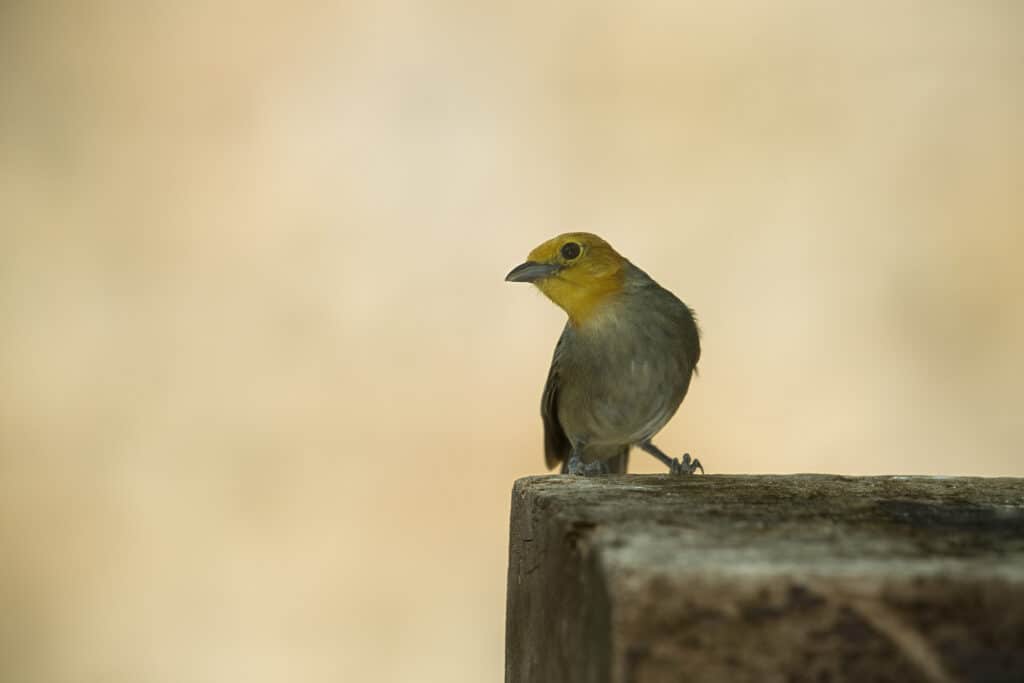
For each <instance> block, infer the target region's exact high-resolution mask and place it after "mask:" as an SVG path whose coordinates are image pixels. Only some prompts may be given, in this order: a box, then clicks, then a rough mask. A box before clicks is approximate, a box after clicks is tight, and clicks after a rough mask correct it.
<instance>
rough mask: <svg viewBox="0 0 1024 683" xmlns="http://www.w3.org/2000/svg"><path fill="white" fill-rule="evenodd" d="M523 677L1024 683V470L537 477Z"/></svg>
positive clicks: (515, 521)
mask: <svg viewBox="0 0 1024 683" xmlns="http://www.w3.org/2000/svg"><path fill="white" fill-rule="evenodd" d="M506 637H507V641H506V681H507V682H509V683H527V682H529V683H572V682H575V681H588V682H590V681H596V682H602V683H603V682H605V681H608V682H613V681H614V682H616V683H653V682H655V681H658V682H660V681H672V682H676V681H730V682H732V681H758V682H772V681H858V682H862V681H893V682H899V683H903V682H908V681H1024V479H978V478H932V477H838V476H825V475H799V476H706V477H705V476H694V477H669V476H611V477H594V478H579V477H566V476H546V477H530V478H526V479H520V480H519V481H517V482H516V484H515V488H514V490H513V493H512V525H511V543H510V548H509V571H508V607H507V634H506Z"/></svg>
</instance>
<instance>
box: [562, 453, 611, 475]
mask: <svg viewBox="0 0 1024 683" xmlns="http://www.w3.org/2000/svg"><path fill="white" fill-rule="evenodd" d="M565 471H566V473H567V474H574V475H576V476H578V477H592V476H594V475H595V474H608V472H609V470H608V463H606V462H605V461H603V460H597V461H595V462H583V459H582V458H580V457H579V456H578V455H574V456H572V457H571V458H569V465H568V467H566V470H565Z"/></svg>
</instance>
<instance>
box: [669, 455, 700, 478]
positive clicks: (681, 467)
mask: <svg viewBox="0 0 1024 683" xmlns="http://www.w3.org/2000/svg"><path fill="white" fill-rule="evenodd" d="M697 470H700V473H701V474H704V466H703V465H701V464H700V460H697V458H691V457H690V454H689V453H683V459H682V460H680V459H679V458H672V464H671V465H669V473H670V474H694V473H695V472H696V471H697Z"/></svg>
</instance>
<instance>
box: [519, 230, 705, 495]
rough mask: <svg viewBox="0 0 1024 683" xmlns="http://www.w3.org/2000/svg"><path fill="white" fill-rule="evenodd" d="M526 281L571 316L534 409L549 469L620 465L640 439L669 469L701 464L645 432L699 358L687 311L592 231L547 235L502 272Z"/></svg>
mask: <svg viewBox="0 0 1024 683" xmlns="http://www.w3.org/2000/svg"><path fill="white" fill-rule="evenodd" d="M505 280H506V281H507V282H532V283H533V284H534V285H536V286H537V288H538V289H539V290H540V291H541V292H543V293H544V294H545V295H546V296H547V297H548V298H549V299H551V300H552V301H553V302H555V303H556V304H557V305H558V306H560V307H561V308H562V309H563V310H564V311H565V312H566V313H567V314H568V315H569V320H568V321H567V322H566V324H565V329H564V330H563V331H562V336H561V337H560V338H559V339H558V344H557V345H556V346H555V355H554V358H553V359H552V360H551V369H550V370H549V371H548V379H547V383H546V384H545V385H544V395H543V397H542V398H541V406H540V415H541V419H542V420H543V422H544V458H545V460H546V462H547V466H548V468H549V469H550V468H552V467H555V466H556V465H558V463H562V473H568V474H576V475H592V474H605V473H612V472H625V471H626V465H627V463H628V460H629V449H630V448H631V447H632V446H639V447H640V448H641V449H642V450H644V451H646V452H647V453H650V454H651V455H653V456H654V457H655V458H657V459H658V460H660V461H661V462H663V463H664V464H665V465H667V466H668V468H669V471H670V472H671V473H672V474H693V473H694V472H695V471H696V470H698V469H699V470H700V471H701V472H702V473H703V472H704V468H703V466H701V464H700V461H699V460H696V459H691V458H690V454H689V453H686V454H684V455H683V457H682V460H679V459H677V458H670V457H669V456H667V455H665V454H664V453H663V452H662V451H661V450H660V449H659V448H658V447H657V446H655V445H654V444H653V443H651V439H652V438H653V437H654V435H655V434H657V433H658V432H659V431H660V430H661V428H662V427H664V426H665V425H666V424H667V423H668V421H669V420H670V419H671V418H672V416H673V415H674V414H675V412H676V410H677V409H678V408H679V404H680V403H682V401H683V397H684V396H686V390H687V389H688V388H689V386H690V378H691V376H692V375H693V373H694V372H695V370H696V368H697V361H699V360H700V331H699V330H698V328H697V323H696V321H695V320H694V315H693V311H692V310H690V308H689V307H688V306H687V305H686V304H684V303H683V302H682V301H680V300H679V299H677V298H676V296H675V295H674V294H672V292H670V291H668V290H667V289H665V288H663V287H661V286H660V285H659V284H658V283H657V282H655V281H654V280H653V279H651V277H650V276H649V275H647V273H645V272H644V271H642V270H640V269H639V268H637V267H636V266H635V265H633V264H632V263H630V262H629V261H628V260H627V259H625V258H623V257H622V256H620V255H619V254H618V252H616V251H615V250H614V249H613V248H612V247H611V245H610V244H608V243H607V242H605V241H604V240H603V239H601V238H600V237H598V236H597V235H593V234H590V233H586V232H570V233H566V234H563V235H559V236H558V237H555V238H554V239H551V240H548V241H547V242H544V243H543V244H541V245H540V246H538V247H537V248H536V249H534V250H533V251H531V252H530V255H529V257H528V260H527V261H526V262H525V263H523V264H521V265H518V266H516V267H515V268H513V269H512V271H511V272H510V273H509V274H508V275H506V276H505Z"/></svg>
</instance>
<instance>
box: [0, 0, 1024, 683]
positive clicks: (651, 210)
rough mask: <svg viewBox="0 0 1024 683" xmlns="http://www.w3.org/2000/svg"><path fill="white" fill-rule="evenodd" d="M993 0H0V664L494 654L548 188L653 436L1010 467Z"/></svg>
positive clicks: (350, 673)
mask: <svg viewBox="0 0 1024 683" xmlns="http://www.w3.org/2000/svg"><path fill="white" fill-rule="evenodd" d="M1022 8H1024V5H1022V4H1021V3H1018V2H1013V1H1011V0H1007V1H995V0H993V1H988V2H985V1H979V2H966V1H965V2H959V3H952V2H939V1H929V2H896V3H890V2H869V3H839V2H825V1H822V2H810V3H804V2H798V1H795V0H784V1H782V2H776V1H772V2H758V3H747V2H724V3H653V4H649V5H642V6H641V5H635V4H633V3H625V2H622V3H596V4H595V3H591V2H578V3H567V4H566V3H563V4H558V5H549V4H548V3H533V4H530V3H516V4H509V5H507V6H503V7H500V6H492V7H482V6H480V5H479V4H478V3H473V2H468V1H466V0H455V1H453V2H436V3H421V2H414V1H408V0H387V1H385V2H380V3H366V4H340V5H328V4H321V3H316V2H308V1H306V2H303V1H299V2H290V3H263V4H251V3H237V4H225V5H218V6H216V7H211V6H209V5H208V4H207V3H204V2H183V3H124V4H119V3H113V2H101V1H93V2H79V3H73V2H58V3H39V2H27V1H25V2H18V1H16V0H15V1H12V0H8V1H7V2H4V3H3V4H2V5H0V56H2V63H3V69H2V71H0V315H2V318H0V321H2V326H0V378H2V381H0V548H2V560H0V652H2V653H3V654H2V655H0V680H3V681H11V682H12V683H13V682H18V683H65V682H67V683H82V682H86V681H96V682H100V681H102V682H104V683H110V682H122V681H123V682H146V683H149V682H153V683H164V682H166V683H171V682H174V683H181V682H193V681H194V682H197V683H199V682H201V683H206V682H211V683H212V682H214V681H217V682H222V681H247V682H255V683H261V682H264V681H266V682H270V681H274V682H277V681H305V682H316V681H361V680H367V681H369V680H372V681H467V682H469V681H473V682H477V681H493V680H499V679H500V677H501V670H502V656H503V640H502V639H503V629H504V624H503V621H504V614H503V610H504V580H505V574H504V572H505V551H506V544H507V536H506V534H507V514H508V498H509V489H510V486H511V484H512V481H513V480H514V479H515V478H516V477H519V476H523V475H528V474H536V473H540V472H542V471H543V464H542V456H541V435H540V429H541V425H540V420H539V418H538V404H539V397H540V391H541V387H542V383H543V381H544V377H545V373H546V369H547V364H548V361H549V359H550V353H551V349H552V347H553V344H554V341H555V339H556V337H557V335H558V333H559V330H560V327H561V325H562V321H563V315H562V314H561V312H560V311H558V310H557V309H556V308H555V307H554V306H552V305H551V304H550V303H548V302H547V301H546V300H544V299H543V298H542V297H541V296H540V295H538V294H536V293H535V292H533V291H531V290H530V289H529V288H528V287H525V286H513V285H509V284H506V283H504V282H503V281H502V278H503V277H504V275H505V273H506V272H507V271H508V269H509V268H511V267H512V266H514V265H516V264H517V263H519V262H520V261H522V260H523V258H524V257H525V255H526V254H527V252H528V251H529V250H530V249H531V248H532V247H533V246H535V245H536V244H537V243H539V242H540V241H542V240H544V239H546V238H548V237H550V236H552V235H554V234H556V233H558V232H562V231H565V230H569V229H585V230H590V231H594V232H598V233H600V234H601V235H603V236H604V237H606V238H607V239H609V240H610V241H611V242H612V243H613V244H614V245H616V246H617V247H618V248H619V250H620V251H621V252H623V253H624V254H625V255H627V256H628V257H630V258H632V259H633V260H634V261H635V262H636V263H638V264H639V265H641V266H642V267H644V268H645V269H646V270H648V271H649V272H650V273H651V274H652V275H653V276H654V277H655V278H657V279H658V280H659V281H661V282H662V283H663V284H664V285H666V286H667V287H669V288H670V289H672V290H673V291H675V292H676V293H677V294H678V295H679V296H680V297H682V298H683V299H684V300H685V301H687V302H688V303H689V304H690V305H691V306H693V307H694V308H695V309H696V310H697V312H698V314H699V316H700V319H701V322H702V325H703V329H704V347H705V350H704V356H703V360H702V367H701V375H700V378H699V379H698V380H697V381H696V382H695V384H694V385H693V387H692V389H691V392H690V396H689V397H688V399H687V401H686V402H685V404H684V406H683V409H682V411H681V412H680V414H679V415H678V416H677V417H676V419H675V420H674V421H673V423H672V424H671V425H670V427H669V428H667V429H666V431H665V432H664V433H663V434H662V436H661V437H660V439H659V443H660V444H661V445H662V447H663V448H665V449H667V450H669V451H671V452H675V453H679V452H682V451H683V450H688V451H690V452H691V453H694V454H696V455H698V456H699V457H700V459H701V460H702V461H703V462H704V463H705V464H706V465H707V467H708V471H709V472H806V471H815V472H840V473H850V474H878V473H892V472H900V473H932V474H968V475H1017V476H1020V475H1024V464H1022V460H1021V457H1022V455H1024V453H1022V446H1024V419H1022V417H1021V398H1020V397H1021V391H1022V390H1021V386H1022V380H1024V354H1022V353H1021V348H1022V347H1024V274H1022V262H1024V194H1022V188H1024V161H1022V160H1024V133H1022V130H1024V127H1022V125H1021V121H1022V114H1024V106H1022V105H1024V87H1022V84H1024V42H1022V41H1021V40H1020V35H1021V30H1022V28H1024V9H1022ZM633 462H634V469H636V470H639V471H644V472H654V471H658V469H659V468H657V467H655V466H654V465H655V463H654V462H653V460H652V459H650V458H648V457H646V456H644V455H643V454H635V455H634V458H633Z"/></svg>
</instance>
